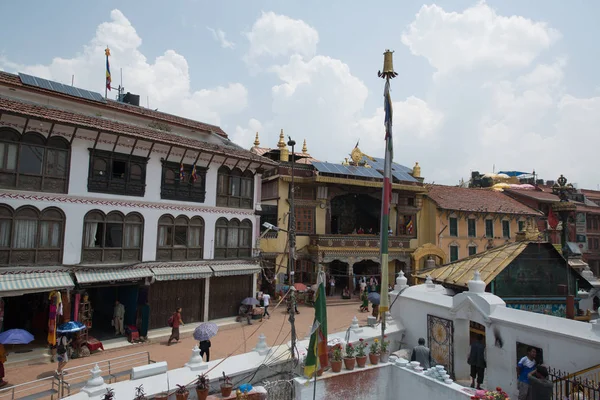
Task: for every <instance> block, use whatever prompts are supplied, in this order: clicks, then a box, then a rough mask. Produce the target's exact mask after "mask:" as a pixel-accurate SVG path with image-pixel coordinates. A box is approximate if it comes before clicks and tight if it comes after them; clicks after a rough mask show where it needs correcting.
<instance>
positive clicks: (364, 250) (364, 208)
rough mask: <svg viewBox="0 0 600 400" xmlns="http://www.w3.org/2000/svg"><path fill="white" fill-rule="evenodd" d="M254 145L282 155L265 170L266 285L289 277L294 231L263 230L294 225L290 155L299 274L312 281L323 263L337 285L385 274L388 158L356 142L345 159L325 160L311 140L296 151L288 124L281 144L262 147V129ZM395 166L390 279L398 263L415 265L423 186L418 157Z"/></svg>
mask: <svg viewBox="0 0 600 400" xmlns="http://www.w3.org/2000/svg"><path fill="white" fill-rule="evenodd" d="M251 151H253V152H254V153H256V154H259V155H262V156H265V157H267V158H270V159H273V160H277V161H279V165H278V167H276V168H273V169H270V170H266V171H265V172H264V174H263V183H262V188H261V193H260V199H261V208H262V211H260V214H261V229H262V236H261V239H260V243H259V247H260V249H261V254H262V259H263V265H264V266H265V267H266V268H265V275H266V277H263V287H265V285H266V286H267V287H268V286H269V285H268V283H269V282H271V283H278V284H285V283H287V282H288V279H289V274H288V268H287V265H288V235H287V234H286V233H285V232H283V231H279V232H275V231H273V230H271V231H268V232H265V230H266V228H264V227H262V225H263V223H264V222H268V223H270V224H272V225H275V226H277V227H278V228H280V229H284V230H287V229H288V223H289V217H288V216H289V212H290V202H289V193H290V186H291V179H292V177H291V167H292V157H293V161H294V170H295V173H294V177H295V178H294V180H295V191H294V194H295V221H296V233H297V238H296V261H295V268H294V281H295V282H298V283H304V284H307V285H312V284H314V283H315V282H316V272H317V270H318V268H317V266H318V265H319V264H320V265H323V266H324V268H325V271H326V273H327V275H328V279H330V278H331V277H333V278H334V279H335V281H336V288H337V290H338V291H339V292H341V290H342V289H343V288H345V287H348V288H349V289H350V290H354V289H355V286H356V282H357V280H356V279H355V278H358V277H363V276H364V277H370V276H375V277H378V276H379V275H380V266H379V259H380V258H379V248H380V247H379V229H380V227H379V224H380V219H379V217H380V214H381V191H382V182H383V176H382V174H381V172H380V171H381V170H382V169H383V160H382V159H380V158H375V157H370V156H368V155H365V154H363V153H362V152H361V151H360V149H359V148H358V146H356V147H355V148H354V149H352V152H351V154H350V157H349V158H347V159H346V160H345V161H344V162H342V163H327V162H321V161H318V160H315V159H314V158H312V157H311V156H310V154H309V153H308V149H307V147H306V141H304V145H303V147H302V151H300V152H297V153H296V154H291V150H290V149H289V148H288V146H287V145H286V143H285V141H284V134H283V130H282V131H281V134H280V136H279V142H278V143H277V147H276V148H268V147H261V146H260V142H259V138H258V134H257V135H256V140H255V142H254V147H252V148H251ZM393 169H394V171H393V174H394V179H393V187H392V191H393V193H392V209H391V213H390V221H391V222H392V223H391V226H390V227H389V228H390V229H391V231H392V236H391V237H390V249H389V250H390V252H389V253H390V254H389V259H390V269H389V270H390V276H389V278H390V282H392V283H393V282H394V274H395V273H396V272H399V271H400V269H403V270H404V271H405V272H409V271H410V268H411V254H412V252H413V251H414V249H415V247H416V246H417V239H416V238H417V232H418V229H419V227H418V224H417V221H418V220H419V211H420V208H421V204H422V195H423V194H424V192H425V188H424V187H423V183H422V182H423V178H421V176H420V173H421V168H420V167H419V165H418V163H417V164H416V165H415V167H414V168H413V169H410V168H407V167H403V166H401V165H399V164H394V166H393ZM265 278H266V279H265ZM267 290H268V289H267Z"/></svg>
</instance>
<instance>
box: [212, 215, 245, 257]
mask: <svg viewBox="0 0 600 400" xmlns="http://www.w3.org/2000/svg"><path fill="white" fill-rule="evenodd" d="M251 256H252V222H250V220H248V219H245V220H243V221H242V222H240V221H239V220H237V219H235V218H234V219H232V220H230V221H227V220H226V219H225V218H219V219H218V220H217V223H216V224H215V258H246V257H251Z"/></svg>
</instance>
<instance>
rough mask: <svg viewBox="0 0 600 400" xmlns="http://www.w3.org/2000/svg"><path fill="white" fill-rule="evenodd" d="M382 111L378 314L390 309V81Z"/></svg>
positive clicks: (391, 148) (391, 144)
mask: <svg viewBox="0 0 600 400" xmlns="http://www.w3.org/2000/svg"><path fill="white" fill-rule="evenodd" d="M383 97H384V109H385V160H384V168H383V193H382V199H383V201H382V202H381V229H380V230H379V232H381V300H380V301H381V303H380V304H379V312H380V313H382V314H383V313H385V312H386V311H389V309H390V300H389V296H388V290H389V283H388V281H389V277H388V274H389V271H388V270H389V258H388V239H389V226H390V203H391V202H392V158H393V142H392V114H393V111H392V98H391V96H390V80H389V79H387V80H386V82H385V90H384V93H383Z"/></svg>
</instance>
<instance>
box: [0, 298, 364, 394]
mask: <svg viewBox="0 0 600 400" xmlns="http://www.w3.org/2000/svg"><path fill="white" fill-rule="evenodd" d="M358 307H359V305H358V304H356V303H354V304H348V305H339V306H333V307H328V313H327V324H328V330H329V332H330V333H333V332H340V331H345V330H346V329H347V328H348V327H349V326H350V323H351V322H352V317H354V316H355V315H356V317H357V318H358V320H359V323H360V325H364V324H365V323H366V319H367V314H366V313H364V314H363V313H360V312H359V310H358ZM284 309H285V308H284V307H282V306H280V307H279V308H278V309H277V310H274V311H271V314H272V316H271V318H270V319H265V320H263V323H262V325H260V322H259V321H257V320H255V321H253V325H247V324H246V323H244V324H242V323H240V324H238V325H237V326H235V327H234V328H230V329H223V330H220V331H219V333H218V334H217V336H215V337H214V338H213V339H212V341H211V342H212V347H211V359H212V360H216V359H219V358H223V357H225V356H227V355H228V354H229V353H231V352H232V351H234V350H235V351H234V354H241V353H245V352H248V351H251V350H252V349H253V348H254V346H255V345H256V343H257V340H258V339H257V338H258V335H259V334H261V333H263V334H264V335H265V336H266V337H267V344H268V345H269V346H273V345H276V344H277V345H279V344H282V343H287V342H288V341H289V340H290V324H289V323H288V318H287V317H288V316H287V314H286V313H285V311H284ZM299 311H300V314H299V315H296V331H297V335H298V339H300V340H302V339H304V337H305V336H306V335H307V333H308V331H309V329H310V326H311V325H312V322H313V318H314V312H313V310H312V309H311V308H308V307H300V308H299ZM184 312H185V310H184ZM257 328H258V329H257ZM196 343H197V342H196V341H195V340H194V339H193V338H192V337H185V338H182V340H181V342H180V343H178V344H173V345H171V346H166V339H163V340H160V342H159V343H157V342H150V343H147V344H145V345H135V346H127V347H123V348H122V349H118V350H111V351H107V352H105V353H102V352H100V353H96V354H94V355H92V356H91V357H86V358H82V359H76V360H71V361H70V362H69V364H68V365H67V368H72V367H75V366H78V365H83V364H89V363H94V362H97V361H101V360H105V359H109V358H114V357H120V356H124V355H127V354H131V353H136V352H141V351H149V352H150V358H151V359H152V360H155V361H167V362H168V364H169V368H170V369H174V368H180V367H182V366H183V365H184V364H185V363H186V362H187V361H188V360H189V358H190V356H191V349H192V348H193V347H194V345H195V344H196ZM244 343H245V344H244ZM236 349H237V350H236ZM9 357H10V355H9ZM55 369H56V364H49V363H37V364H33V365H28V366H23V367H18V368H12V369H11V368H7V369H6V380H7V381H8V382H9V383H10V384H18V383H22V382H28V381H32V380H35V379H41V378H45V377H47V376H50V375H52V374H53V372H54V370H55Z"/></svg>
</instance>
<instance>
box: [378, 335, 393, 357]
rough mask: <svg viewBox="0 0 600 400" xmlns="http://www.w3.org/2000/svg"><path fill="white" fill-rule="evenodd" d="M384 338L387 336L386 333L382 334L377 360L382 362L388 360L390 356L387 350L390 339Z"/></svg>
mask: <svg viewBox="0 0 600 400" xmlns="http://www.w3.org/2000/svg"><path fill="white" fill-rule="evenodd" d="M386 338H387V335H384V336H383V340H382V341H381V346H380V354H379V361H381V362H382V363H385V362H388V360H389V358H390V351H389V350H388V348H389V346H390V341H389V340H385V339H386Z"/></svg>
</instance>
